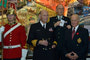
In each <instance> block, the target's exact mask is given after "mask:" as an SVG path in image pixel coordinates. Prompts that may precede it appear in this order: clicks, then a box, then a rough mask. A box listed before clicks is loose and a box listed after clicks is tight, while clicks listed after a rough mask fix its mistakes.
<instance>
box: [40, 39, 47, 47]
mask: <svg viewBox="0 0 90 60" xmlns="http://www.w3.org/2000/svg"><path fill="white" fill-rule="evenodd" d="M39 44H40V45H44V46H48V41H47V40H40V41H39Z"/></svg>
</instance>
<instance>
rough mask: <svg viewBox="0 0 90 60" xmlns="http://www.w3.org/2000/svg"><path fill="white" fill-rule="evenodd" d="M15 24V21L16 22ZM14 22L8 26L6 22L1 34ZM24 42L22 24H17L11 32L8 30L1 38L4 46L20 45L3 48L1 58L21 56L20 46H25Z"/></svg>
mask: <svg viewBox="0 0 90 60" xmlns="http://www.w3.org/2000/svg"><path fill="white" fill-rule="evenodd" d="M16 24H17V23H16ZM16 24H14V25H12V26H10V25H9V24H6V25H5V26H4V27H5V30H4V32H3V35H4V34H5V33H6V32H7V31H8V30H9V29H10V28H12V27H13V26H15V25H16ZM25 44H26V32H25V28H24V26H21V25H20V26H19V27H17V28H16V29H14V30H13V31H12V32H10V33H9V34H8V35H7V36H6V37H5V38H4V39H3V45H4V46H13V45H21V47H17V48H10V49H6V48H3V58H4V59H14V58H21V55H22V50H21V49H22V48H25Z"/></svg>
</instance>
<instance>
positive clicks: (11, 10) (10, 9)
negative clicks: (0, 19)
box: [6, 8, 16, 15]
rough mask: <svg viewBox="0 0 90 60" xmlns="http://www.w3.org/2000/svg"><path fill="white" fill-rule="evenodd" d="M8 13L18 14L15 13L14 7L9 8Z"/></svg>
mask: <svg viewBox="0 0 90 60" xmlns="http://www.w3.org/2000/svg"><path fill="white" fill-rule="evenodd" d="M6 14H7V15H8V14H10V15H12V14H14V15H16V14H15V10H14V9H13V8H9V9H8V10H7V13H6Z"/></svg>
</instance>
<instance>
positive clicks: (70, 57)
mask: <svg viewBox="0 0 90 60" xmlns="http://www.w3.org/2000/svg"><path fill="white" fill-rule="evenodd" d="M71 54H72V53H71V52H70V53H67V54H66V55H65V56H66V57H67V58H69V59H71V60H73V56H71Z"/></svg>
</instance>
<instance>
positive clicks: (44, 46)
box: [28, 10, 57, 60]
mask: <svg viewBox="0 0 90 60" xmlns="http://www.w3.org/2000/svg"><path fill="white" fill-rule="evenodd" d="M39 18H40V21H39V22H38V23H36V24H33V25H31V28H30V32H29V36H28V44H29V45H32V46H34V53H33V60H54V58H55V57H54V55H55V54H54V48H55V47H56V45H57V42H56V41H54V40H53V29H52V25H51V24H49V23H46V22H47V20H48V12H47V11H45V10H42V11H41V12H40V16H39Z"/></svg>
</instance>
